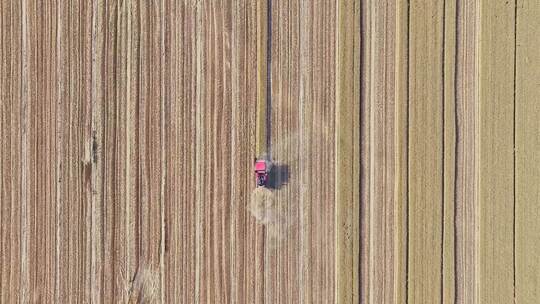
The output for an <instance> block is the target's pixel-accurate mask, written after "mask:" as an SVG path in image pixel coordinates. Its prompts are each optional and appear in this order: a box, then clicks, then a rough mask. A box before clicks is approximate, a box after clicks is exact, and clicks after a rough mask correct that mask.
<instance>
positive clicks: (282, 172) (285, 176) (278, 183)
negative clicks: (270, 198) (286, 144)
mask: <svg viewBox="0 0 540 304" xmlns="http://www.w3.org/2000/svg"><path fill="white" fill-rule="evenodd" d="M288 182H289V166H288V165H285V164H274V165H273V166H272V169H271V170H270V172H269V173H268V182H267V184H266V187H267V188H269V189H274V190H277V189H280V188H281V187H283V186H284V185H286V184H287V183H288Z"/></svg>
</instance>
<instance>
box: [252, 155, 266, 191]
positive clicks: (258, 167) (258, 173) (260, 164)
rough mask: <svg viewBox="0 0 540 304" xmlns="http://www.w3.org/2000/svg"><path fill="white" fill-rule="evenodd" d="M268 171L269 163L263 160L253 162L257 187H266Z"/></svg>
mask: <svg viewBox="0 0 540 304" xmlns="http://www.w3.org/2000/svg"><path fill="white" fill-rule="evenodd" d="M268 171H270V162H269V161H267V160H265V159H256V160H255V183H256V184H257V187H266V182H267V181H268Z"/></svg>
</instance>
